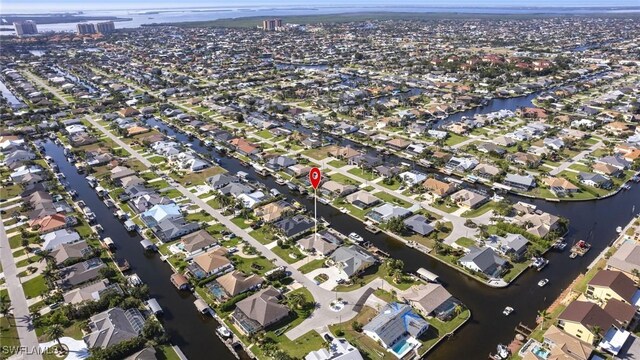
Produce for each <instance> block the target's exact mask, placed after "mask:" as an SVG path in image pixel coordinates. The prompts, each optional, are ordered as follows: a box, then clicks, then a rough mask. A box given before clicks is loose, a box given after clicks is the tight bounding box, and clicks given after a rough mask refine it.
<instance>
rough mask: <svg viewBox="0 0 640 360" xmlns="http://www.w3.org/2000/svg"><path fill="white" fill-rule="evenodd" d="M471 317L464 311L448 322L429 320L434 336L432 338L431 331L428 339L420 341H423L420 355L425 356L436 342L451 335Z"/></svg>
mask: <svg viewBox="0 0 640 360" xmlns="http://www.w3.org/2000/svg"><path fill="white" fill-rule="evenodd" d="M469 316H471V313H470V312H469V310H464V311H462V312H461V313H460V314H459V315H458V316H456V317H455V318H453V319H451V320H449V321H446V322H444V321H440V320H439V319H437V318H431V319H427V321H428V322H429V324H430V325H431V327H430V330H431V331H433V335H434V336H431V337H430V336H429V333H430V332H431V331H428V332H427V338H426V339H423V338H421V339H420V340H421V341H422V347H420V349H419V351H420V354H424V353H425V352H427V350H429V349H430V348H431V347H432V346H433V345H434V344H435V343H436V341H438V339H439V338H441V337H443V336H446V335H447V334H449V333H451V332H452V331H454V330H455V329H456V328H457V327H458V326H460V324H462V323H464V322H465V321H467V319H469ZM434 330H435V331H434Z"/></svg>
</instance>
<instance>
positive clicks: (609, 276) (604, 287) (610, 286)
mask: <svg viewBox="0 0 640 360" xmlns="http://www.w3.org/2000/svg"><path fill="white" fill-rule="evenodd" d="M585 295H586V296H587V298H589V299H593V300H595V301H597V302H601V303H607V302H608V301H609V300H611V299H616V300H618V301H621V302H623V303H627V304H631V305H633V306H639V307H640V303H639V304H635V303H634V298H636V297H638V298H639V299H640V292H639V290H638V288H637V287H636V284H635V282H634V281H633V280H632V279H631V278H629V277H628V276H626V275H625V274H624V273H623V272H620V271H614V270H600V271H598V273H597V274H596V275H595V276H594V277H593V279H591V280H590V281H589V283H588V284H587V291H586V293H585Z"/></svg>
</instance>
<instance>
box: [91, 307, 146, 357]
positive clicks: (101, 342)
mask: <svg viewBox="0 0 640 360" xmlns="http://www.w3.org/2000/svg"><path fill="white" fill-rule="evenodd" d="M144 321H145V320H144V317H143V316H142V314H141V313H140V311H139V310H138V309H136V308H131V309H127V310H123V309H122V308H119V307H115V308H112V309H109V310H105V311H103V312H101V313H98V314H96V315H93V316H92V317H90V318H89V322H88V325H87V327H88V328H89V333H88V334H87V335H85V336H84V338H83V340H84V342H85V343H86V344H87V346H88V347H89V348H95V347H99V348H107V347H109V346H112V345H116V344H119V343H121V342H123V341H126V340H130V339H133V338H136V337H138V336H139V335H140V333H141V332H142V328H143V327H144Z"/></svg>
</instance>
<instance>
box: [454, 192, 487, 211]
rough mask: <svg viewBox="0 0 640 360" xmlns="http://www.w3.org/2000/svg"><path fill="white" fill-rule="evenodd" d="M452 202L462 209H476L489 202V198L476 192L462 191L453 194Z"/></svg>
mask: <svg viewBox="0 0 640 360" xmlns="http://www.w3.org/2000/svg"><path fill="white" fill-rule="evenodd" d="M451 200H453V202H455V203H456V205H458V206H459V207H461V208H464V209H475V208H478V207H480V206H481V205H483V204H484V203H486V202H487V201H489V198H488V197H486V196H484V195H482V194H479V193H477V192H475V191H471V190H467V189H462V190H458V191H457V192H455V193H454V194H452V195H451Z"/></svg>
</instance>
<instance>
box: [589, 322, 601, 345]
mask: <svg viewBox="0 0 640 360" xmlns="http://www.w3.org/2000/svg"><path fill="white" fill-rule="evenodd" d="M591 332H592V333H593V336H594V338H595V342H598V343H599V342H600V340H601V339H602V328H601V327H600V326H598V325H593V326H592V327H591Z"/></svg>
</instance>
